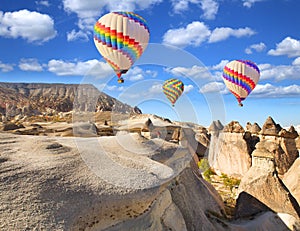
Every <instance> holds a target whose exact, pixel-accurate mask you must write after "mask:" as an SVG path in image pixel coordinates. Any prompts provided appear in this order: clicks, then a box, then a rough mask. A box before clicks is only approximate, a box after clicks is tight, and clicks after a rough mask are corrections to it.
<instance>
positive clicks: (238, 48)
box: [0, 0, 300, 126]
mask: <svg viewBox="0 0 300 231" xmlns="http://www.w3.org/2000/svg"><path fill="white" fill-rule="evenodd" d="M119 10H122V11H134V12H135V13H137V14H140V15H141V16H142V17H144V18H145V19H146V21H147V23H148V25H149V28H150V41H149V45H148V47H147V49H146V51H145V52H144V54H143V55H142V57H141V58H140V60H138V61H137V62H136V64H135V65H134V66H133V67H132V68H131V70H130V71H129V72H128V73H127V74H126V75H124V78H125V83H124V84H122V85H120V84H118V83H117V81H116V77H115V75H114V73H113V71H112V69H111V67H110V66H108V65H107V64H106V62H105V61H104V60H103V59H102V56H101V55H100V54H99V53H98V51H97V49H96V47H95V46H94V43H93V25H94V23H95V22H96V20H97V19H98V18H99V17H101V16H102V15H104V14H105V13H108V12H110V11H119ZM299 10H300V1H298V0H276V1H274V0H219V1H216V0H143V1H133V0H119V1H111V0H101V1H95V0H85V1H82V0H52V1H47V0H35V1H31V0H26V1H24V0H13V1H11V0H1V5H0V51H1V53H0V54H1V55H0V81H3V82H48V83H92V84H94V85H95V86H97V87H98V88H99V89H100V90H103V91H104V92H105V93H107V94H109V95H111V96H113V97H115V98H118V99H120V100H121V101H123V102H126V103H129V104H131V105H132V106H138V107H140V108H141V109H142V111H143V112H144V113H152V114H157V115H161V116H164V117H168V118H170V119H172V120H181V121H191V122H196V123H198V124H201V125H205V126H207V125H209V124H210V123H211V121H212V120H215V119H220V120H221V121H222V122H223V123H228V122H230V121H232V120H238V121H240V123H241V124H242V125H243V126H245V124H246V122H248V121H249V122H251V123H253V122H258V123H259V124H260V125H262V124H263V122H264V121H265V119H266V118H267V117H268V116H269V115H270V116H272V117H273V118H274V119H275V121H276V122H278V123H280V124H281V125H283V126H289V125H296V124H300V117H299V114H300V98H299V97H300V24H299V22H300V14H299ZM234 59H249V60H252V61H254V62H255V63H256V64H257V65H258V67H259V68H260V71H261V78H260V81H259V82H258V85H257V87H256V88H255V89H254V91H253V92H252V93H251V94H250V96H249V97H248V98H247V99H246V100H245V101H244V107H243V108H240V107H239V106H238V105H237V102H236V99H235V98H234V97H233V96H232V95H231V94H230V93H229V92H228V90H226V88H225V86H224V83H223V81H222V77H221V76H222V69H223V67H224V65H225V64H226V63H227V62H229V61H231V60H234ZM173 77H175V78H178V79H181V80H182V81H183V82H184V84H185V93H184V94H183V95H182V96H181V97H180V99H179V100H178V101H177V103H176V105H175V107H171V106H170V103H169V102H168V101H167V99H166V97H165V96H164V95H163V93H162V90H161V85H162V83H163V81H164V80H166V79H168V78H173Z"/></svg>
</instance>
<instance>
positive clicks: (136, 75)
mask: <svg viewBox="0 0 300 231" xmlns="http://www.w3.org/2000/svg"><path fill="white" fill-rule="evenodd" d="M147 76H149V77H154V78H155V77H156V76H157V72H156V71H151V70H146V71H144V70H143V69H141V68H140V67H137V66H135V67H133V68H131V69H129V71H128V72H127V73H126V79H129V80H130V81H138V80H142V79H144V78H145V77H147ZM124 77H125V76H124Z"/></svg>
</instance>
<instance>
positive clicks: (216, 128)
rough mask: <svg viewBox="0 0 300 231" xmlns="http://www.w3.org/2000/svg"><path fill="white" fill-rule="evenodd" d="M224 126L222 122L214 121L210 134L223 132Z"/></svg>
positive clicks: (210, 127) (209, 128)
mask: <svg viewBox="0 0 300 231" xmlns="http://www.w3.org/2000/svg"><path fill="white" fill-rule="evenodd" d="M223 128H224V126H223V124H222V123H221V122H220V120H217V121H213V122H212V123H211V125H210V126H209V127H208V132H209V133H212V132H219V131H221V130H223Z"/></svg>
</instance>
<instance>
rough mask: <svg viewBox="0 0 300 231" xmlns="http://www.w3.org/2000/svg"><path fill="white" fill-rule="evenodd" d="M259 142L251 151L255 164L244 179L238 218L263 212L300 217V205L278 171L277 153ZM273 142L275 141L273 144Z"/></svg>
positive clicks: (237, 208) (238, 201)
mask: <svg viewBox="0 0 300 231" xmlns="http://www.w3.org/2000/svg"><path fill="white" fill-rule="evenodd" d="M268 142H269V141H265V142H260V143H258V144H257V145H256V147H257V149H256V150H255V151H254V152H253V153H252V166H251V168H250V169H249V171H248V172H247V173H246V174H245V176H244V177H243V178H242V180H241V183H240V186H239V189H238V193H239V198H238V199H237V206H236V213H235V216H236V217H248V216H252V215H254V214H257V213H260V212H262V211H266V210H270V211H274V212H276V213H287V214H290V215H292V216H293V217H295V218H296V219H299V216H300V208H299V204H298V203H297V201H296V200H295V198H294V197H293V196H292V195H291V194H290V192H289V191H288V190H287V188H286V187H285V185H284V184H283V183H282V181H281V180H280V178H279V177H278V176H277V173H276V170H275V155H274V153H272V152H271V151H269V149H268V148H267V147H268V146H270V144H268V145H266V143H268ZM272 145H274V144H272Z"/></svg>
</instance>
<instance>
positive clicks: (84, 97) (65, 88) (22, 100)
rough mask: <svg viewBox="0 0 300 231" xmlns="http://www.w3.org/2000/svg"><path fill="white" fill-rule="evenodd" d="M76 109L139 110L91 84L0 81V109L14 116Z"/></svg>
mask: <svg viewBox="0 0 300 231" xmlns="http://www.w3.org/2000/svg"><path fill="white" fill-rule="evenodd" d="M74 106H75V109H76V110H80V111H96V112H99V111H113V110H117V111H118V112H122V113H138V114H139V113H141V110H140V109H138V108H137V107H135V108H133V107H131V106H129V105H127V104H124V103H122V102H120V101H119V100H117V99H115V98H113V97H111V96H109V95H107V94H105V93H103V92H100V91H99V90H98V89H97V88H96V87H95V86H94V85H92V84H62V83H54V84H50V83H7V82H0V113H1V114H2V115H9V116H15V115H18V114H22V115H32V114H35V115H37V114H45V113H49V112H50V111H51V113H52V114H53V113H54V114H55V113H59V112H69V111H72V110H74Z"/></svg>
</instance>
